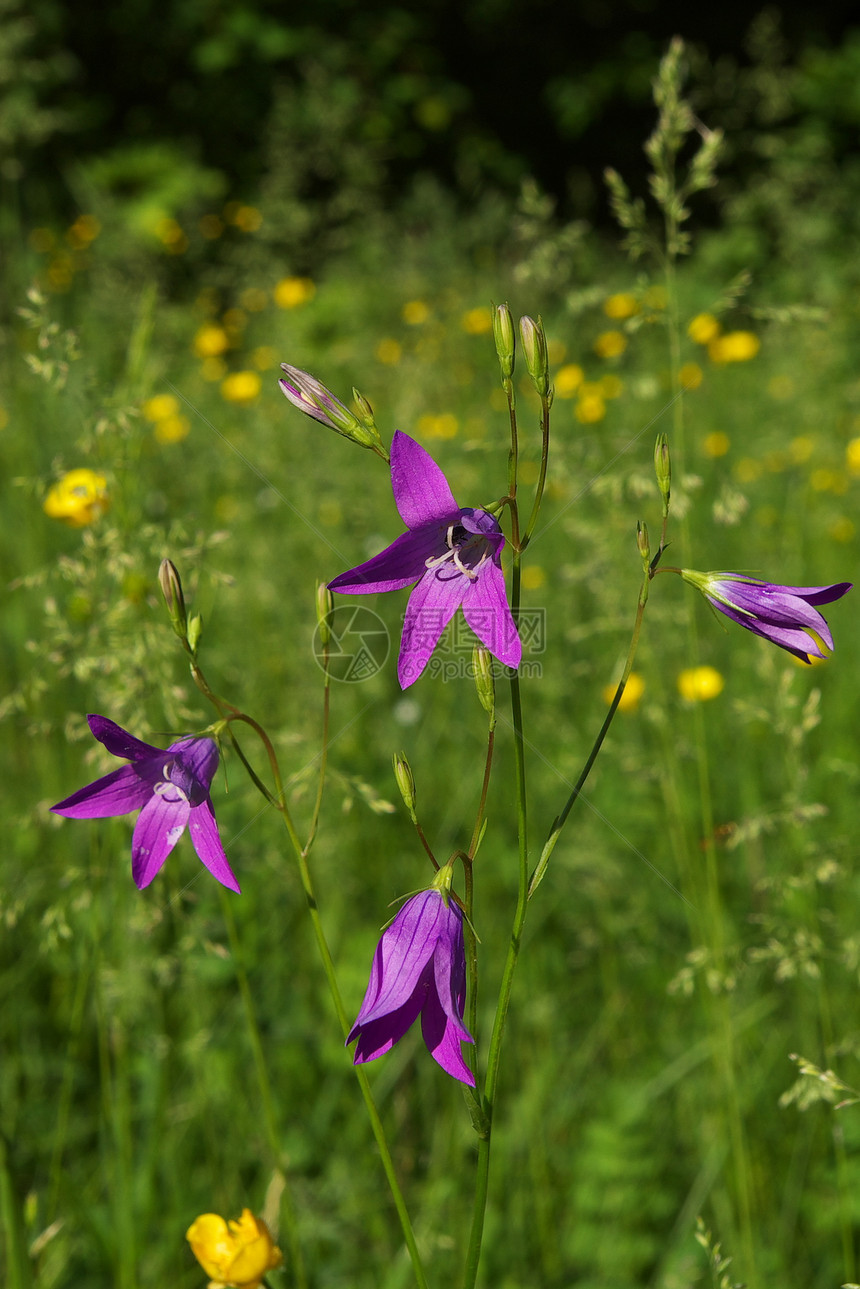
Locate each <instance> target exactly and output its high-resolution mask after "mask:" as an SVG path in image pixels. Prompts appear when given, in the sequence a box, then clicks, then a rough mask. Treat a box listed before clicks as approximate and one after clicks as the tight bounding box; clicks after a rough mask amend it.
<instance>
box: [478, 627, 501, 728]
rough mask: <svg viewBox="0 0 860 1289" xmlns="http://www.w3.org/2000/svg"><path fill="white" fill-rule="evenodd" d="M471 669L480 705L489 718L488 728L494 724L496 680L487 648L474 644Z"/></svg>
mask: <svg viewBox="0 0 860 1289" xmlns="http://www.w3.org/2000/svg"><path fill="white" fill-rule="evenodd" d="M472 670H473V672H474V675H475V688H476V689H477V691H478V698H479V700H480V703H481V706H482V707H483V709H484V711H485V712H486V713H487V715H488V716H489V718H490V729H495V726H496V682H495V680H494V679H493V664H492V662H491V660H490V651H489V649H484V648H483V647H482V646H481V645H476V646H475V648H474V649H473V650H472Z"/></svg>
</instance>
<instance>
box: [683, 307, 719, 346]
mask: <svg viewBox="0 0 860 1289" xmlns="http://www.w3.org/2000/svg"><path fill="white" fill-rule="evenodd" d="M719 334H720V324H719V322H718V321H717V319H716V318H715V317H714V315H713V314H712V313H697V314H696V316H695V318H694V319H693V321H692V322H691V323H690V325H689V327H688V328H687V335H688V336H689V337H690V339H691V340H694V341H695V342H696V344H697V345H709V344H710V343H711V341H712V340H714V339H715V338H716V337H717V336H718V335H719Z"/></svg>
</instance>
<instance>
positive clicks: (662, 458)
mask: <svg viewBox="0 0 860 1289" xmlns="http://www.w3.org/2000/svg"><path fill="white" fill-rule="evenodd" d="M654 472H655V474H656V475H657V487H658V488H659V489H660V495H661V497H662V498H663V515H664V516H666V515H668V513H669V496H670V494H671V491H672V462H671V460H670V458H669V440H668V439H667V437H666V435H665V434H658V435H657V442H656V444H655V445H654Z"/></svg>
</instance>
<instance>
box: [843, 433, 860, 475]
mask: <svg viewBox="0 0 860 1289" xmlns="http://www.w3.org/2000/svg"><path fill="white" fill-rule="evenodd" d="M845 464H846V465H847V466H848V469H849V470H850V471H851V473H852V474H860V439H852V440H851V442H850V443H849V444H848V445H847V447H846V448H845Z"/></svg>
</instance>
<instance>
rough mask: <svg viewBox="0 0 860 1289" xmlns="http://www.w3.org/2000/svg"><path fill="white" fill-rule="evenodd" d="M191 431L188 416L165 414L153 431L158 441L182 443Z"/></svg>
mask: <svg viewBox="0 0 860 1289" xmlns="http://www.w3.org/2000/svg"><path fill="white" fill-rule="evenodd" d="M190 432H191V422H190V421H189V419H188V417H187V416H182V415H181V414H177V415H176V416H164V417H162V419H161V420H160V421H158V422H157V424H156V426H155V428H154V429H153V431H152V433H153V434H154V435H155V439H156V442H158V443H181V442H182V440H183V439H187V438H188V435H189V434H190Z"/></svg>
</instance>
